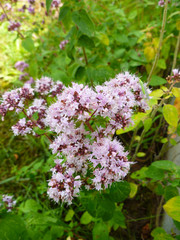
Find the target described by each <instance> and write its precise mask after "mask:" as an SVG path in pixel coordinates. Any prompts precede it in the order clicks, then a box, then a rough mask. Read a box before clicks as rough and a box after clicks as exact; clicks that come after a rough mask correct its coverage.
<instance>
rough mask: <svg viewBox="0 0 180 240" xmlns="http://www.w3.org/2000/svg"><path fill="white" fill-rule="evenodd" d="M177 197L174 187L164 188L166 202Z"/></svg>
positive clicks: (177, 193) (176, 190)
mask: <svg viewBox="0 0 180 240" xmlns="http://www.w3.org/2000/svg"><path fill="white" fill-rule="evenodd" d="M178 195H179V192H178V189H177V188H176V187H173V186H166V187H165V192H164V198H165V200H166V201H168V200H169V199H171V198H173V197H175V196H178Z"/></svg>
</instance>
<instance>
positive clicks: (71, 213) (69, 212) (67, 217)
mask: <svg viewBox="0 0 180 240" xmlns="http://www.w3.org/2000/svg"><path fill="white" fill-rule="evenodd" d="M74 213H75V212H74V211H73V210H72V209H69V210H68V212H67V214H66V216H65V222H69V221H71V220H72V218H73V216H74Z"/></svg>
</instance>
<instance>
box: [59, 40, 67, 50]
mask: <svg viewBox="0 0 180 240" xmlns="http://www.w3.org/2000/svg"><path fill="white" fill-rule="evenodd" d="M68 42H69V40H64V41H62V42H60V44H59V47H60V49H64V48H65V46H66V44H68Z"/></svg>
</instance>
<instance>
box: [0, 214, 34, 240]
mask: <svg viewBox="0 0 180 240" xmlns="http://www.w3.org/2000/svg"><path fill="white" fill-rule="evenodd" d="M0 239H1V240H17V239H18V240H26V239H29V238H28V233H27V230H26V227H25V224H24V222H23V220H22V219H21V218H20V217H19V216H17V215H11V214H10V213H8V214H6V215H1V218H0Z"/></svg>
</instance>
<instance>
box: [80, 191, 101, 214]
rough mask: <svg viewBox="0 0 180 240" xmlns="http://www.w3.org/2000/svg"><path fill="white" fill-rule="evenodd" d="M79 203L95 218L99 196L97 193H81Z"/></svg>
mask: <svg viewBox="0 0 180 240" xmlns="http://www.w3.org/2000/svg"><path fill="white" fill-rule="evenodd" d="M80 201H81V203H82V205H83V206H84V207H85V209H86V210H87V211H88V212H89V213H90V214H91V215H92V216H93V217H96V210H97V204H98V201H99V195H98V194H97V192H91V191H90V192H87V193H86V194H84V193H83V192H81V196H80Z"/></svg>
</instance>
